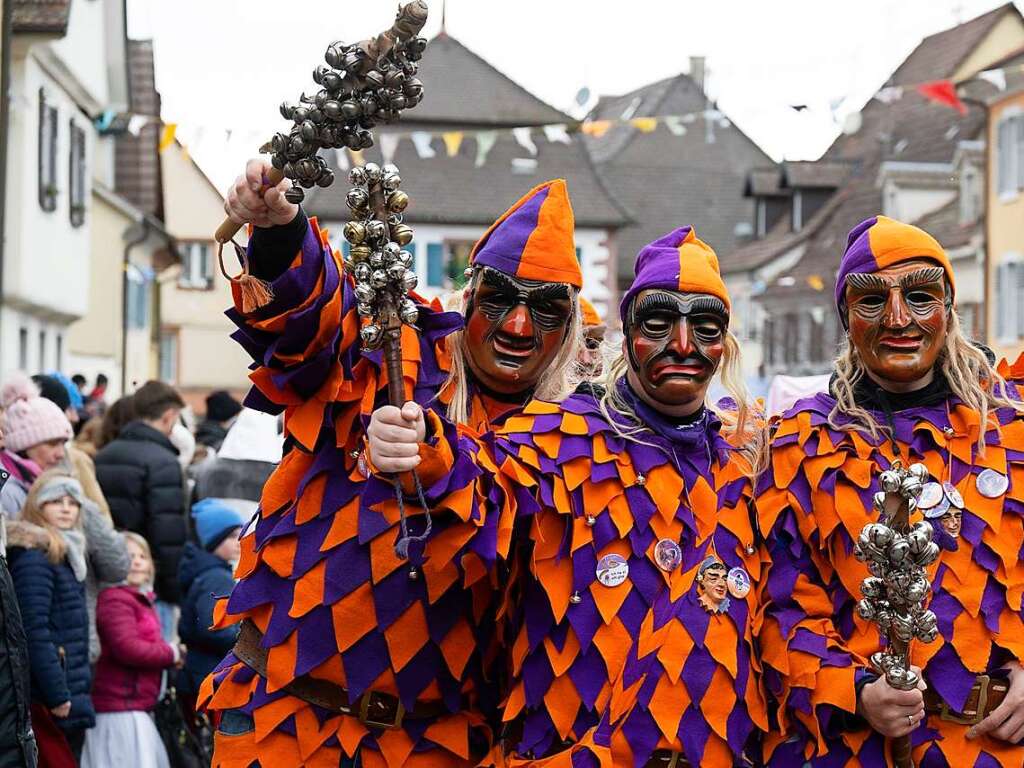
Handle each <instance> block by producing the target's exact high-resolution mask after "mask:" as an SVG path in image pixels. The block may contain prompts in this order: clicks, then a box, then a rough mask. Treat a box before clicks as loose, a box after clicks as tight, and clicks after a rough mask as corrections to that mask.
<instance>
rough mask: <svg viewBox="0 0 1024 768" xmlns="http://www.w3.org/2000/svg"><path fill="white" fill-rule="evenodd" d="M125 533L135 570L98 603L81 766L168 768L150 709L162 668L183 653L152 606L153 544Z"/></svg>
mask: <svg viewBox="0 0 1024 768" xmlns="http://www.w3.org/2000/svg"><path fill="white" fill-rule="evenodd" d="M122 535H123V536H124V537H125V539H126V542H127V547H128V552H129V554H130V555H131V558H132V564H131V570H130V571H129V572H128V578H127V580H126V583H125V584H122V585H119V586H116V587H109V588H107V589H105V590H103V591H102V592H101V593H100V596H99V601H98V603H97V605H96V628H97V631H98V633H99V636H100V644H101V652H100V658H99V662H97V664H96V677H95V682H94V683H93V690H92V699H93V704H94V706H95V708H96V727H95V728H93V729H92V730H90V731H89V732H88V734H87V736H86V742H85V749H84V751H83V753H82V768H101V767H102V768H107V767H108V766H118V765H132V766H138V768H167V767H168V758H167V752H166V750H165V749H164V745H163V743H162V742H161V741H160V735H159V733H158V732H157V729H156V725H155V724H154V722H153V718H152V715H151V712H152V710H153V708H154V707H155V706H156V703H157V699H158V698H159V696H160V687H161V680H162V676H163V671H164V670H165V669H167V668H168V667H175V666H178V667H180V665H181V660H182V657H183V654H182V651H181V649H180V648H178V647H177V646H173V645H171V644H169V643H167V642H164V640H163V638H162V636H161V632H160V619H159V618H158V617H157V614H156V610H155V609H154V608H153V602H154V599H155V597H154V595H153V592H152V589H153V576H154V566H153V557H152V555H151V554H150V549H149V545H148V544H147V543H146V540H145V539H144V538H142V537H141V536H139V535H138V534H135V533H124V534H122Z"/></svg>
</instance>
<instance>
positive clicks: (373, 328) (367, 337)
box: [359, 325, 381, 346]
mask: <svg viewBox="0 0 1024 768" xmlns="http://www.w3.org/2000/svg"><path fill="white" fill-rule="evenodd" d="M359 336H360V337H361V338H362V340H363V343H364V344H369V345H371V346H372V345H374V344H376V343H377V342H378V341H380V337H381V331H380V326H379V325H364V326H363V327H362V329H361V330H360V331H359Z"/></svg>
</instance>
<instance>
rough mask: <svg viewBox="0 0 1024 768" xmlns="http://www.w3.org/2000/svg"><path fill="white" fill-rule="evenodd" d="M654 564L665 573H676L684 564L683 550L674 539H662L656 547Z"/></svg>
mask: <svg viewBox="0 0 1024 768" xmlns="http://www.w3.org/2000/svg"><path fill="white" fill-rule="evenodd" d="M654 562H656V563H657V564H658V567H659V568H661V570H663V571H674V570H675V569H676V568H678V567H679V565H680V564H681V563H682V562H683V549H682V547H680V546H679V543H678V542H676V541H675V540H673V539H662V540H661V541H659V542H658V543H657V544H655V545H654Z"/></svg>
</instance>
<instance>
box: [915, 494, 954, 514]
mask: <svg viewBox="0 0 1024 768" xmlns="http://www.w3.org/2000/svg"><path fill="white" fill-rule="evenodd" d="M949 507H950V504H949V499H947V498H946V496H945V494H943V496H942V498H941V499H939V501H938V503H937V504H934V505H933V506H931V507H928V509H925V510H922V511H923V512H924V516H925V517H927V518H928V519H929V520H936V519H938V518H940V517H942V516H943V515H944V514H946V513H947V512H948V511H949Z"/></svg>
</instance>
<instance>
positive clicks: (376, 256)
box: [370, 251, 384, 269]
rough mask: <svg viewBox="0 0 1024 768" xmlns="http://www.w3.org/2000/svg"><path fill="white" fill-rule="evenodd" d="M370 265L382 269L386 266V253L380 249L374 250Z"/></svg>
mask: <svg viewBox="0 0 1024 768" xmlns="http://www.w3.org/2000/svg"><path fill="white" fill-rule="evenodd" d="M370 266H371V267H373V268H374V269H380V268H381V267H383V266H384V254H383V253H381V252H380V251H374V252H373V253H371V254H370Z"/></svg>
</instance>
